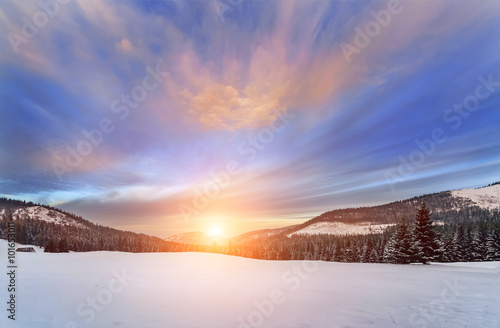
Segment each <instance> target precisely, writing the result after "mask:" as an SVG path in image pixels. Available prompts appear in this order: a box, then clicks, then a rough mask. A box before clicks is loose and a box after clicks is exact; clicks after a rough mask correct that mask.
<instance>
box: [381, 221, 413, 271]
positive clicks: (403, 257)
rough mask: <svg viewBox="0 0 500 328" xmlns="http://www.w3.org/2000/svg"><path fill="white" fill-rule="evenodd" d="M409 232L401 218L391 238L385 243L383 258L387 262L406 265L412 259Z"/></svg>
mask: <svg viewBox="0 0 500 328" xmlns="http://www.w3.org/2000/svg"><path fill="white" fill-rule="evenodd" d="M412 244H413V240H412V236H411V231H410V228H409V226H408V223H407V222H406V219H405V218H404V217H403V218H401V220H400V221H399V224H398V226H397V229H396V231H395V232H394V235H393V237H392V238H391V239H390V240H389V242H388V243H387V246H386V249H385V252H384V258H385V260H386V261H387V262H390V263H398V264H408V263H410V262H411V260H412V259H413V257H414V248H413V247H412Z"/></svg>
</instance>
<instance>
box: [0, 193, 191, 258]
mask: <svg viewBox="0 0 500 328" xmlns="http://www.w3.org/2000/svg"><path fill="white" fill-rule="evenodd" d="M9 221H13V222H14V227H15V236H16V240H15V241H16V242H17V243H20V244H29V245H36V246H40V247H45V246H47V245H48V244H49V242H50V241H52V242H53V243H55V244H56V245H59V244H60V243H61V242H62V241H64V242H65V243H67V245H68V247H69V250H71V251H80V252H85V251H96V250H108V251H128V252H164V251H179V250H181V246H182V245H180V244H176V243H172V242H166V241H164V240H162V239H161V238H158V237H152V236H147V235H144V234H138V233H134V232H130V231H122V230H118V229H113V228H110V227H105V226H102V225H99V224H95V223H92V222H90V221H87V220H85V219H83V218H82V217H80V216H77V215H74V214H71V213H68V212H65V211H62V210H60V209H57V208H54V207H51V206H47V205H40V204H34V203H32V202H25V201H19V200H14V199H7V198H0V238H2V239H6V238H7V231H8V224H9Z"/></svg>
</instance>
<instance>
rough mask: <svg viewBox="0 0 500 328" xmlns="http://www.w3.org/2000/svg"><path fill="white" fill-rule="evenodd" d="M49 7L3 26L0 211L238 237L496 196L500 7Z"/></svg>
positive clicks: (3, 20) (7, 16)
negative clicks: (459, 196)
mask: <svg viewBox="0 0 500 328" xmlns="http://www.w3.org/2000/svg"><path fill="white" fill-rule="evenodd" d="M47 2H49V3H50V5H47V6H46V8H45V9H43V8H42V6H41V5H40V4H39V2H38V1H2V3H1V6H0V7H1V9H0V31H1V32H2V33H1V35H2V37H1V38H0V74H1V75H0V195H2V196H4V197H11V198H15V199H22V200H31V201H35V202H40V203H44V204H50V205H53V206H57V207H59V208H62V209H64V210H68V211H71V212H73V213H76V214H78V215H81V216H83V217H84V218H86V219H88V220H91V221H93V222H98V223H100V224H103V225H108V226H112V227H116V228H120V229H127V230H133V231H136V232H143V233H148V234H152V235H156V236H160V237H167V236H169V235H172V234H176V233H181V232H188V231H196V230H201V231H205V232H208V231H210V229H212V230H213V229H214V227H218V228H219V229H220V230H221V233H222V234H223V235H225V236H233V235H237V234H240V233H243V232H246V231H250V230H256V229H262V228H271V227H280V226H285V225H292V224H297V223H301V222H303V221H304V220H306V219H310V218H313V217H314V216H316V215H318V214H321V213H323V212H325V211H328V210H332V209H336V208H343V207H353V206H356V207H357V206H367V205H374V204H382V203H386V202H390V201H395V200H400V199H405V198H408V197H412V196H417V195H420V194H424V193H430V192H437V191H442V190H449V189H456V188H465V187H474V188H475V187H479V186H483V185H487V184H489V183H492V182H496V181H500V60H499V59H500V40H499V35H500V19H499V14H500V1H496V0H491V1H488V0H486V1H446V0H445V1H422V2H416V1H413V2H407V1H404V2H401V3H398V2H394V1H392V2H384V1H375V2H367V1H312V0H311V1H257V2H251V1H239V0H227V1H219V2H217V1H148V2H140V1H89V0H80V1H77V0H74V1H62V0H61V3H57V2H51V1H48V0H47V1H42V3H47ZM44 10H45V11H44ZM214 176H216V177H215V178H214ZM217 176H218V177H220V178H221V179H218V178H217ZM227 177H229V178H228V179H227ZM223 180H224V181H223ZM216 182H218V184H216Z"/></svg>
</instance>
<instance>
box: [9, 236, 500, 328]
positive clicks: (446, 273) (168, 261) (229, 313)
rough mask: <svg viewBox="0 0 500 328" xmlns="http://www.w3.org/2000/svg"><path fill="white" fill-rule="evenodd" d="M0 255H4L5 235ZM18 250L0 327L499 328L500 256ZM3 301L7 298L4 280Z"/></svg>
mask: <svg viewBox="0 0 500 328" xmlns="http://www.w3.org/2000/svg"><path fill="white" fill-rule="evenodd" d="M0 253H2V254H7V251H6V242H5V241H4V240H0ZM16 257H17V261H18V263H19V266H18V268H17V270H18V276H17V279H18V280H17V281H18V284H19V286H22V287H20V288H19V289H18V291H17V294H16V300H17V304H16V306H17V316H16V321H15V324H14V323H13V322H12V321H11V320H9V319H7V315H2V316H1V318H0V327H23V328H51V327H122V328H136V327H148V328H179V327H190V328H198V327H199V328H238V327H242V328H245V327H272V328H275V327H288V328H299V327H314V328H340V327H356V328H387V327H402V328H410V327H439V328H456V327H481V328H497V327H498V323H499V322H500V312H499V311H498V308H499V307H500V285H499V284H498V276H499V270H500V262H487V263H481V262H475V263H452V264H432V265H427V266H422V265H407V266H402V265H390V264H366V263H365V264H355V263H335V262H320V261H318V262H308V261H261V260H254V259H247V258H240V257H234V256H224V255H219V254H207V253H150V254H134V253H120V252H88V253H66V254H48V253H24V254H21V253H18V254H16ZM5 261H6V256H3V257H1V260H0V265H2V266H3V267H4V268H5V265H6V263H5ZM82 263H84V265H82ZM69 291H71V292H69ZM0 299H2V300H7V299H8V298H7V288H1V289H0ZM92 300H93V303H91V301H92Z"/></svg>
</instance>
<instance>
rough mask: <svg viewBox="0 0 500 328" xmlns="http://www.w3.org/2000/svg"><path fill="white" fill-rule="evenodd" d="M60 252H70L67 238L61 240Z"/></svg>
mask: <svg viewBox="0 0 500 328" xmlns="http://www.w3.org/2000/svg"><path fill="white" fill-rule="evenodd" d="M59 253H69V245H68V240H67V239H66V238H62V239H61V240H60V241H59Z"/></svg>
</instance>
